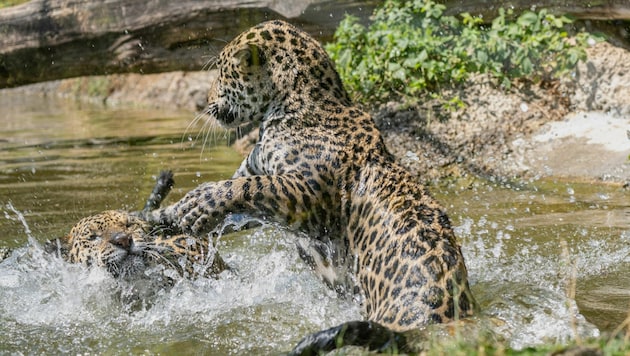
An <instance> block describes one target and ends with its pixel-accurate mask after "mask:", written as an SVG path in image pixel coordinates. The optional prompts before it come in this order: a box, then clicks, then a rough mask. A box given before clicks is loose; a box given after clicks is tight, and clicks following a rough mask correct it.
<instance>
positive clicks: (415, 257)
mask: <svg viewBox="0 0 630 356" xmlns="http://www.w3.org/2000/svg"><path fill="white" fill-rule="evenodd" d="M217 66H218V70H219V76H218V79H217V83H216V93H214V94H213V95H212V97H211V102H210V104H209V106H208V108H207V111H206V113H207V114H208V116H209V117H210V118H212V119H216V120H218V121H219V122H220V123H221V124H222V125H223V126H225V127H232V128H234V127H238V126H241V125H245V124H249V123H255V124H257V125H258V126H259V139H258V141H257V143H256V144H255V147H254V148H253V149H252V151H251V152H250V153H249V155H248V156H247V158H246V159H245V160H244V161H243V162H242V164H241V165H240V167H239V168H238V170H237V171H236V172H235V173H234V175H233V177H232V178H231V179H228V180H224V181H217V182H207V183H204V184H201V185H200V186H198V187H197V188H196V189H194V190H192V191H190V192H189V193H188V194H186V195H185V196H184V197H183V198H182V199H181V200H179V201H178V202H176V203H174V204H172V205H170V206H167V207H164V208H160V209H157V210H153V211H150V212H147V213H146V214H144V217H145V218H146V219H147V220H148V221H150V222H152V223H153V224H157V225H166V226H172V227H173V228H177V229H180V230H181V231H183V232H185V233H191V234H193V235H202V234H205V233H207V232H209V231H210V230H212V229H213V228H214V227H215V226H217V225H218V224H220V223H221V222H222V221H224V219H225V218H226V217H228V216H229V215H233V214H245V215H248V216H251V217H254V218H258V219H262V220H265V219H266V220H268V221H270V222H275V223H279V224H282V225H284V226H286V227H288V228H290V229H293V230H295V231H298V232H301V233H304V234H306V235H307V236H309V237H310V241H312V243H310V244H306V245H302V246H300V252H301V254H302V255H303V256H304V257H305V259H306V260H307V261H309V262H311V263H313V265H314V267H315V269H316V271H318V272H319V273H320V274H321V275H322V277H323V278H324V279H325V280H326V281H327V282H328V283H330V284H332V285H334V286H339V285H341V286H342V285H343V284H344V283H343V282H340V281H343V280H344V279H345V277H344V276H339V275H338V274H335V273H336V272H338V271H340V270H344V269H343V268H337V267H340V266H342V267H343V266H345V267H347V270H349V272H350V274H351V275H352V277H353V278H352V280H354V281H355V283H356V285H355V287H356V288H357V289H358V291H359V293H360V295H361V296H362V300H363V302H362V303H363V307H364V311H365V316H366V319H367V320H365V321H356V322H349V323H345V324H343V325H341V326H338V327H335V328H332V329H329V330H325V331H321V332H319V333H315V334H313V335H310V336H308V337H306V338H305V339H303V340H302V342H301V343H300V344H299V345H298V346H297V347H296V349H294V350H293V353H295V354H309V353H312V352H318V351H325V350H330V349H334V348H335V347H336V345H337V343H336V342H337V341H338V340H340V339H339V337H341V338H342V342H343V343H344V344H364V345H367V346H369V347H370V348H372V349H382V348H384V347H390V346H391V344H392V342H401V339H400V338H399V336H400V335H402V334H401V333H400V332H404V331H407V330H412V329H416V328H419V327H422V326H425V325H427V324H429V323H440V322H448V321H451V320H454V319H457V318H460V317H465V316H469V315H471V314H472V313H473V310H474V305H475V302H474V299H473V296H472V295H471V292H470V289H469V286H468V278H467V271H466V266H465V264H464V258H463V256H462V253H461V251H460V246H459V244H458V242H457V240H456V238H455V235H454V233H453V229H452V228H451V223H450V221H449V218H448V216H447V215H446V213H445V211H444V209H443V208H442V207H441V206H440V204H439V203H438V202H437V201H436V200H435V199H434V198H433V197H431V195H430V194H429V193H428V192H427V189H426V188H425V187H423V186H422V185H420V184H419V183H417V182H416V179H415V177H413V176H411V175H410V174H409V173H408V172H407V171H406V170H405V169H403V168H402V167H401V166H399V165H398V164H397V163H396V162H395V160H394V158H393V157H392V156H391V155H390V154H389V153H388V151H387V149H386V147H385V145H384V143H383V139H382V137H381V135H380V133H379V131H378V129H377V128H376V126H375V124H374V122H373V120H372V118H371V117H370V115H368V114H367V113H365V112H363V111H362V110H361V109H359V108H358V107H357V106H355V105H353V104H352V101H351V100H350V97H349V96H348V94H347V92H346V91H345V90H344V87H343V85H342V83H341V80H340V78H339V76H338V74H337V72H336V70H335V68H334V65H333V62H332V61H331V59H330V58H329V57H328V55H327V53H326V52H325V51H324V49H323V48H322V46H321V45H320V44H319V43H318V42H317V41H315V40H314V39H313V38H312V37H310V36H309V35H308V34H306V33H305V32H303V31H302V30H300V29H298V28H296V27H294V26H292V25H290V24H288V23H286V22H283V21H270V22H265V23H262V24H260V25H257V26H255V27H253V28H251V29H249V30H247V31H245V32H243V33H242V34H240V35H239V36H237V37H236V38H235V39H234V40H232V41H231V42H230V43H228V44H227V45H226V46H225V48H224V49H223V50H222V51H221V53H220V56H219V58H218V60H217ZM379 340H380V341H379ZM403 346H404V345H403Z"/></svg>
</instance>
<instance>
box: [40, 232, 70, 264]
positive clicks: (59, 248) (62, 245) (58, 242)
mask: <svg viewBox="0 0 630 356" xmlns="http://www.w3.org/2000/svg"><path fill="white" fill-rule="evenodd" d="M68 243H69V238H68V236H67V235H66V236H63V237H60V238H58V239H51V240H48V241H46V243H45V244H44V251H46V252H47V253H51V254H54V255H56V256H57V257H61V258H63V259H64V260H65V259H67V256H68V251H69V250H70V248H69V245H68Z"/></svg>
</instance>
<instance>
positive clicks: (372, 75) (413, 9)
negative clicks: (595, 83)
mask: <svg viewBox="0 0 630 356" xmlns="http://www.w3.org/2000/svg"><path fill="white" fill-rule="evenodd" d="M444 9H445V6H444V5H441V4H437V3H435V2H433V1H432V0H413V1H395V0H388V1H386V2H385V3H384V4H383V6H382V7H380V8H378V9H376V10H375V12H374V15H373V22H372V24H371V25H370V26H369V27H368V28H366V27H364V26H363V25H361V24H359V22H358V19H357V18H356V17H353V16H346V18H345V19H344V20H343V21H342V22H341V24H340V25H339V28H338V29H337V31H336V32H335V37H334V42H332V43H330V44H328V45H327V46H326V50H327V51H328V52H329V53H330V55H331V57H332V58H333V60H334V61H335V62H336V66H337V70H338V71H339V74H340V75H341V78H342V80H343V81H344V83H345V84H346V88H347V89H348V90H349V91H350V92H351V93H352V94H353V96H354V97H355V98H356V99H358V100H359V101H361V102H384V101H387V100H391V99H394V98H402V99H403V101H404V102H406V103H415V102H416V101H417V100H418V98H419V96H420V95H426V94H429V95H431V96H433V97H438V98H441V97H440V95H439V94H438V93H439V90H440V87H441V86H443V85H451V84H456V83H460V82H462V81H464V80H466V79H467V78H468V77H469V76H470V74H472V73H490V74H492V75H493V76H495V77H496V78H497V79H498V81H499V83H500V85H502V86H503V87H505V88H509V87H510V86H511V82H512V80H514V79H517V78H528V79H532V80H535V81H540V80H551V79H553V78H557V77H559V76H562V75H565V74H567V73H569V72H570V71H571V70H572V69H573V68H574V67H575V66H576V64H577V62H578V61H579V60H581V59H584V58H585V57H586V52H585V48H586V46H587V39H588V34H586V33H579V34H577V36H575V39H574V40H571V41H570V40H569V39H568V35H567V32H566V31H565V30H564V26H565V25H566V24H569V23H571V20H570V19H569V18H567V17H565V16H560V17H557V16H554V15H551V14H549V13H548V12H547V11H546V10H544V9H543V10H541V11H539V12H538V13H534V12H529V11H528V12H524V13H523V14H521V15H520V16H519V17H518V18H516V19H515V20H510V18H512V11H511V10H508V11H505V10H504V9H500V11H499V15H498V17H497V18H495V19H494V21H493V22H492V24H491V25H488V26H484V25H482V20H481V18H479V17H475V16H471V15H470V14H468V13H464V14H461V15H460V16H459V17H454V16H446V15H444ZM441 99H442V100H443V102H444V103H446V104H449V103H450V104H457V105H459V104H461V102H459V100H458V99H457V98H451V99H450V100H445V99H443V98H441Z"/></svg>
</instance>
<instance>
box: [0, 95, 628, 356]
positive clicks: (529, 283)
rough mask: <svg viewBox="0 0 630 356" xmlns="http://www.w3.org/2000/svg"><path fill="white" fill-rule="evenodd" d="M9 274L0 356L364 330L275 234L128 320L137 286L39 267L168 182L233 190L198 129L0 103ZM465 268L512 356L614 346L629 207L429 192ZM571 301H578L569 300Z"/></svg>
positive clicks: (242, 347)
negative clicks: (607, 335)
mask: <svg viewBox="0 0 630 356" xmlns="http://www.w3.org/2000/svg"><path fill="white" fill-rule="evenodd" d="M0 110H2V111H0V117H2V122H3V124H4V125H5V126H4V129H3V131H2V136H0V211H1V214H0V247H17V248H18V249H17V250H16V251H15V252H14V253H13V254H12V255H11V256H10V257H9V258H8V259H7V260H5V261H4V262H2V263H0V354H3V353H15V352H22V353H28V354H33V353H62V352H63V353H75V354H78V353H110V354H111V353H164V354H169V353H177V354H192V353H207V354H217V355H219V354H241V353H255V354H257V353H264V354H268V353H279V352H282V351H287V350H289V349H290V348H291V346H292V345H294V344H295V343H296V342H297V341H298V340H299V339H300V338H301V337H302V336H303V335H305V334H306V333H308V332H312V331H315V330H319V329H322V328H326V327H330V326H333V325H336V324H338V323H341V322H343V321H347V320H353V319H358V318H360V308H359V307H358V306H357V305H356V304H355V303H354V302H352V301H350V300H341V299H339V298H338V297H337V296H336V294H335V293H333V292H332V291H330V290H329V289H328V288H326V287H325V286H324V285H323V283H321V282H320V281H319V280H318V279H317V278H316V277H315V276H314V275H313V273H311V271H310V270H309V269H308V267H306V266H305V265H304V263H302V261H301V260H300V259H299V257H298V254H297V253H296V249H295V246H294V243H293V241H294V239H295V236H294V235H293V234H291V233H290V232H287V231H285V230H283V229H279V228H277V227H273V226H263V227H260V228H256V229H253V230H249V231H241V232H237V233H232V234H227V235H224V236H222V237H221V239H220V240H219V245H218V249H219V251H220V253H221V254H222V256H223V258H224V259H225V260H226V262H228V263H229V264H230V265H231V266H232V267H234V269H235V271H234V272H224V273H222V274H221V275H220V276H219V279H216V280H215V279H199V280H195V281H188V280H180V281H177V283H176V284H175V286H174V287H173V289H171V290H169V291H157V293H156V294H155V295H152V296H151V297H150V300H148V302H150V303H151V304H152V306H151V307H150V308H130V306H129V305H128V304H126V302H125V300H124V298H121V296H124V295H125V294H126V293H130V291H131V289H132V288H133V286H130V285H126V284H124V283H121V282H119V281H116V280H114V279H113V278H111V277H110V276H109V275H108V274H107V273H105V272H103V271H101V270H98V269H85V268H83V267H81V266H76V265H70V264H67V263H65V262H62V261H60V260H58V259H56V258H53V257H51V256H48V255H46V254H44V253H43V252H42V250H41V248H40V246H39V245H40V243H42V242H43V241H45V240H47V239H49V238H53V237H57V236H61V235H62V234H64V233H66V232H67V231H68V230H69V228H70V227H71V226H72V225H73V224H74V223H76V222H77V221H78V220H79V219H80V218H81V217H84V216H86V215H90V214H93V213H96V212H99V211H102V210H106V209H117V208H123V209H140V208H141V207H142V204H143V202H144V200H145V198H146V197H147V196H148V194H149V192H150V190H151V188H152V186H153V180H152V177H153V176H155V175H156V174H157V173H158V172H159V170H160V169H164V168H171V169H173V170H174V171H175V179H176V189H175V190H174V191H173V192H172V193H171V196H169V198H168V200H167V202H168V201H174V200H175V199H177V198H178V197H180V196H182V195H183V194H184V193H185V192H186V191H187V190H189V189H191V188H192V187H194V186H196V185H197V184H199V183H201V182H203V181H208V180H217V179H225V178H228V177H229V176H230V175H231V174H232V172H233V171H234V170H235V169H236V167H237V166H238V164H239V161H240V159H241V157H240V156H239V155H238V154H237V153H236V152H234V151H233V150H232V149H231V148H229V147H228V145H227V142H228V141H229V139H230V138H229V136H228V135H227V134H226V133H225V132H224V131H221V130H218V131H216V132H215V133H213V134H212V135H211V137H210V140H209V141H210V142H211V143H212V144H213V146H211V147H206V148H205V149H204V151H203V153H202V152H201V148H200V140H194V139H193V140H189V139H188V136H189V135H192V136H193V137H194V135H196V132H198V131H199V130H200V127H191V128H189V130H188V131H189V132H188V133H186V131H187V125H188V124H189V123H190V122H191V121H192V116H191V115H190V114H187V113H180V112H171V113H169V112H164V111H151V110H140V109H119V110H104V109H103V108H102V107H100V106H93V105H88V104H76V103H72V102H65V101H59V100H53V99H46V98H39V97H37V98H23V97H13V96H11V95H8V94H6V92H3V93H2V95H0ZM433 191H434V193H435V195H437V196H438V198H439V199H440V201H442V202H443V203H444V204H445V205H446V206H447V208H448V210H449V213H450V215H451V217H452V220H453V223H454V225H455V226H456V230H457V233H458V235H459V237H460V239H461V241H462V244H463V252H464V255H465V257H466V259H467V264H468V266H469V274H470V279H471V284H472V289H473V292H474V293H475V296H476V298H477V299H478V301H479V302H480V304H481V308H482V310H483V312H482V315H481V316H480V318H479V319H480V320H490V321H491V325H492V329H493V330H494V332H495V333H496V334H497V335H498V336H499V337H500V338H504V339H506V340H507V342H508V343H509V344H510V345H511V346H512V347H515V348H523V347H527V346H531V345H537V344H540V343H543V342H564V341H567V340H569V339H572V338H575V337H588V336H597V335H599V334H601V333H602V332H606V331H611V330H613V329H614V328H615V327H616V326H618V325H619V324H620V323H621V322H622V321H623V319H624V318H625V317H626V314H627V312H628V306H629V304H630V279H628V275H627V271H628V267H630V206H629V204H628V201H629V199H628V192H627V191H623V190H622V189H621V188H619V187H616V186H610V185H597V184H585V183H576V182H568V181H534V182H528V183H527V184H522V185H515V186H497V185H494V184H488V183H474V184H470V185H466V186H463V185H447V186H443V187H439V188H434V189H433ZM573 296H574V298H573Z"/></svg>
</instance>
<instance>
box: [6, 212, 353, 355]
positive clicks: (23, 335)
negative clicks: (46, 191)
mask: <svg viewBox="0 0 630 356" xmlns="http://www.w3.org/2000/svg"><path fill="white" fill-rule="evenodd" d="M7 209H9V210H11V211H13V212H14V213H15V215H16V216H17V217H18V218H19V219H21V221H23V222H24V224H25V227H26V228H27V231H29V230H28V225H27V224H26V221H25V220H24V218H23V215H22V214H20V213H19V212H17V211H15V209H12V208H11V207H8V206H7ZM249 222H252V221H251V220H250V221H247V220H242V221H240V222H239V223H242V224H243V225H244V224H246V223H249ZM231 223H234V222H233V221H232V222H231ZM294 239H295V236H294V235H292V234H290V233H288V232H286V231H284V230H281V229H277V228H274V227H269V226H263V227H260V228H256V229H253V230H249V231H247V232H239V233H233V234H229V235H226V236H222V238H221V239H220V241H219V249H220V251H221V253H222V254H223V256H224V258H225V260H226V262H227V263H228V264H229V265H230V266H232V267H233V268H234V271H233V272H231V271H226V272H223V273H222V274H221V275H220V276H219V278H218V279H216V280H215V279H211V278H209V279H205V278H200V279H197V280H194V281H190V280H183V279H181V280H178V281H176V283H175V285H174V286H173V288H172V289H170V290H162V291H160V292H158V293H156V294H155V295H152V296H151V298H152V300H150V303H147V305H150V307H148V306H145V307H142V308H139V310H138V309H133V308H130V307H129V305H126V304H125V301H124V299H123V298H121V297H120V296H121V295H125V293H130V292H132V291H130V289H134V288H137V286H135V285H129V284H125V283H123V282H121V281H118V280H115V279H114V278H112V277H111V276H110V275H109V274H108V273H107V272H106V271H104V270H101V269H97V268H91V269H87V268H84V267H82V266H78V265H72V264H68V263H66V262H64V261H62V260H60V259H58V258H56V257H54V256H51V255H49V254H47V253H46V252H44V251H43V249H42V248H41V247H40V245H39V244H38V243H37V242H36V241H35V240H34V239H32V238H29V242H28V244H27V245H26V246H24V247H21V248H19V249H17V250H16V251H14V252H13V253H12V254H11V256H10V257H9V258H8V259H6V260H4V261H2V263H0V300H1V301H2V303H1V306H0V345H3V346H2V347H1V348H0V349H1V350H2V351H8V352H25V353H84V352H95V353H102V352H106V351H108V350H109V351H112V350H116V352H122V353H125V352H134V351H142V350H160V351H161V352H162V351H164V350H169V349H171V350H177V351H178V352H180V351H181V350H182V349H181V348H182V347H183V348H184V349H187V348H189V349H195V350H204V349H205V350H207V351H208V352H212V353H217V354H241V353H245V352H247V353H251V352H253V353H260V352H262V353H269V352H271V351H276V352H277V351H279V350H285V351H286V350H289V349H290V348H291V345H293V344H294V343H296V342H297V341H298V340H299V339H300V338H301V337H302V336H303V335H305V334H307V333H309V332H312V331H315V330H319V329H322V328H325V327H330V326H332V325H335V324H338V323H341V322H344V321H347V320H353V319H358V318H360V317H361V316H360V310H359V307H358V306H357V305H356V304H354V303H352V302H351V301H345V300H340V299H339V298H338V297H337V295H336V294H335V293H334V292H333V291H331V290H329V289H328V288H326V287H325V286H324V285H323V283H321V281H319V280H318V279H317V277H316V276H315V275H314V274H313V273H312V272H311V271H310V270H309V269H308V268H307V267H306V266H305V265H304V264H303V263H302V262H301V261H300V260H299V257H298V253H297V251H296V249H295V245H294V242H293V241H294Z"/></svg>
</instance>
